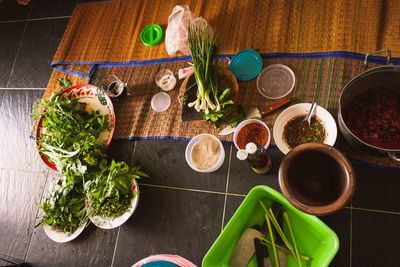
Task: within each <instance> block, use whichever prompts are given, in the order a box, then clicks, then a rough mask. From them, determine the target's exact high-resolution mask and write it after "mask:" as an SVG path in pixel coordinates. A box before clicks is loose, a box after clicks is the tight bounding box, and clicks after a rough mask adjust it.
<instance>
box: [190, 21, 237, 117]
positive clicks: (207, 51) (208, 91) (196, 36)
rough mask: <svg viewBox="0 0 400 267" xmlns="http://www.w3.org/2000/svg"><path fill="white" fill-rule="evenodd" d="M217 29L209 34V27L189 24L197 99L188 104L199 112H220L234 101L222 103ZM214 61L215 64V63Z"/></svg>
mask: <svg viewBox="0 0 400 267" xmlns="http://www.w3.org/2000/svg"><path fill="white" fill-rule="evenodd" d="M215 40H216V34H215V31H214V33H213V34H212V35H211V37H210V36H209V34H208V27H207V26H206V27H205V28H204V29H203V30H202V29H199V28H197V27H195V26H191V25H190V24H189V30H188V43H189V49H190V54H191V56H192V60H193V67H194V76H195V79H196V83H197V87H198V89H197V99H196V100H195V101H193V102H191V103H189V104H188V106H189V107H194V108H195V109H196V110H197V111H198V112H201V111H203V112H204V113H205V114H209V113H210V111H216V112H219V111H221V109H222V108H223V107H224V106H225V105H227V104H232V103H233V102H232V101H229V103H228V102H225V103H221V102H220V100H221V98H220V92H219V89H218V64H217V63H218V51H217V48H216V47H215ZM213 62H214V64H213Z"/></svg>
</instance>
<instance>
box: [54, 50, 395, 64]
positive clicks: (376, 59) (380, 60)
mask: <svg viewBox="0 0 400 267" xmlns="http://www.w3.org/2000/svg"><path fill="white" fill-rule="evenodd" d="M233 56H234V54H221V55H220V56H219V58H220V59H224V58H232V57H233ZM261 57H263V58H295V59H306V58H309V59H319V58H336V57H337V58H347V59H353V60H360V61H363V60H364V58H365V54H360V53H355V52H347V51H331V52H315V53H265V54H261ZM187 60H191V57H190V56H178V57H170V58H159V59H151V60H130V61H121V62H112V61H82V62H62V61H57V62H52V63H51V66H53V67H54V66H57V65H60V64H63V65H80V64H89V65H93V64H95V65H97V66H98V67H99V68H107V67H135V66H145V65H153V64H162V63H171V62H177V61H187ZM369 62H372V63H377V64H385V62H386V57H382V56H370V57H369ZM392 64H393V65H400V58H392Z"/></svg>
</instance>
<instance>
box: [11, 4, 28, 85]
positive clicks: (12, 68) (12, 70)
mask: <svg viewBox="0 0 400 267" xmlns="http://www.w3.org/2000/svg"><path fill="white" fill-rule="evenodd" d="M31 13H32V6H31V8H30V9H29V14H28V18H29V17H30V16H31ZM28 23H29V22H28V21H26V23H25V27H24V31H23V32H22V36H21V40H20V41H19V45H18V48H17V52H16V53H15V58H14V62H13V64H12V67H11V71H10V75H9V76H8V80H7V84H6V87H8V85H9V84H10V80H11V76H12V75H13V72H14V67H15V63H16V62H17V58H18V55H19V51H20V49H21V46H22V42H23V40H24V36H25V32H26V29H27V28H28Z"/></svg>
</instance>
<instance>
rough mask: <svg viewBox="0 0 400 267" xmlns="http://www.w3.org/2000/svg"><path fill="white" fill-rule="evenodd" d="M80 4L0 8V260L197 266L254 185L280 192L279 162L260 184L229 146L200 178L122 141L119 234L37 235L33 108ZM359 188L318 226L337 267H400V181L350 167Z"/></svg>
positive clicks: (168, 151)
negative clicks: (131, 177)
mask: <svg viewBox="0 0 400 267" xmlns="http://www.w3.org/2000/svg"><path fill="white" fill-rule="evenodd" d="M77 2H78V1H68V0H63V1H61V0H57V1H53V0H32V3H31V4H29V5H28V6H20V5H18V4H17V2H16V0H3V2H2V3H1V4H0V37H1V38H0V40H1V41H0V136H2V138H1V139H0V226H1V227H0V255H6V256H8V257H13V258H17V259H21V260H25V261H27V262H29V263H31V264H32V265H33V266H118V267H119V266H131V265H132V264H134V263H135V262H137V261H138V260H140V259H142V258H144V257H147V256H149V255H153V254H159V253H169V254H178V255H181V256H183V257H185V258H187V259H189V260H191V261H192V262H194V263H195V264H197V265H198V266H200V265H201V261H202V258H203V256H204V255H205V253H206V252H207V250H208V249H209V248H210V246H211V245H212V243H213V242H214V240H215V239H216V237H217V236H218V234H219V233H220V231H221V230H222V229H223V227H224V226H225V225H226V223H227V222H228V221H229V219H230V218H231V216H232V215H233V214H234V212H235V210H236V209H237V207H238V206H239V205H240V203H241V201H242V200H243V198H244V197H245V195H246V194H247V192H248V191H249V190H250V189H251V188H252V187H253V186H255V185H258V184H265V185H268V186H270V187H272V188H274V189H278V190H279V184H278V180H277V172H278V167H279V164H280V161H281V159H282V157H283V155H282V154H281V153H280V152H279V151H278V150H276V149H270V150H269V153H270V155H271V158H272V162H273V169H272V171H271V172H270V173H269V174H268V175H256V174H255V173H253V172H252V171H251V170H250V169H249V167H248V165H247V164H246V163H245V162H240V161H239V160H237V159H236V157H235V156H234V154H235V153H236V149H235V148H233V147H232V146H231V145H229V144H228V145H225V151H226V158H225V163H224V165H223V166H222V167H221V169H219V170H218V171H217V172H215V173H212V174H199V173H196V172H194V171H192V170H191V169H190V168H189V167H188V166H187V164H186V162H185V159H184V150H185V147H186V144H187V142H184V141H170V140H167V141H165V140H164V141H161V140H159V141H156V140H155V141H116V140H113V142H112V144H111V146H110V150H109V153H110V155H112V156H113V157H115V158H116V159H118V160H125V161H126V162H128V163H131V164H141V165H142V166H143V170H144V171H145V172H147V173H149V174H150V178H148V179H143V180H141V181H140V183H139V186H140V190H141V195H140V203H139V206H138V208H137V210H136V212H135V213H134V215H133V216H132V217H131V219H130V220H129V221H128V222H127V223H126V224H124V225H123V226H121V227H119V228H116V229H114V230H101V229H98V228H96V227H94V226H93V225H91V226H89V227H88V228H87V229H86V230H85V231H84V232H83V233H82V235H81V236H79V237H78V238H77V239H76V240H74V241H72V242H70V243H67V244H58V243H55V242H53V241H51V240H50V239H49V238H47V236H46V235H45V233H44V232H43V230H42V228H40V227H39V228H34V222H35V216H36V214H37V212H38V209H37V207H38V204H39V203H40V201H41V198H42V195H43V193H44V192H45V190H44V189H45V186H46V182H47V181H50V180H51V179H54V178H57V177H58V174H57V173H56V172H54V171H50V170H49V169H48V168H47V167H46V166H45V165H44V164H43V163H42V162H41V161H40V160H38V158H37V153H36V151H35V149H34V145H35V144H34V142H33V141H32V140H30V139H29V137H28V136H29V132H30V128H31V125H32V120H31V118H30V112H31V108H32V105H33V103H34V102H35V100H36V99H38V98H40V97H41V96H42V94H43V92H44V87H45V86H46V83H47V80H48V79H49V77H50V74H51V68H50V66H49V64H50V62H51V60H52V58H53V55H54V53H55V52H56V49H57V45H58V42H59V41H60V39H61V37H62V34H63V32H64V30H65V28H66V25H67V23H68V20H69V16H70V15H71V14H72V11H73V8H74V6H75V4H76V3H77ZM354 167H355V169H356V175H357V188H356V192H355V195H354V197H353V199H352V202H351V203H350V204H349V205H348V206H347V207H346V208H345V209H343V210H342V211H340V212H338V213H336V214H334V215H330V216H324V217H321V219H322V220H323V221H325V222H326V223H327V224H328V225H329V226H330V227H331V228H332V229H333V230H334V231H336V233H337V235H338V237H339V239H340V248H339V252H338V253H337V255H336V257H335V259H334V260H333V262H332V264H331V266H340V267H342V266H355V267H358V266H400V253H398V250H399V248H400V227H399V224H400V205H399V203H400V194H399V188H400V172H396V171H387V170H382V169H376V168H371V167H365V166H363V165H360V164H358V163H354ZM2 264H3V265H4V264H5V263H4V262H0V265H2Z"/></svg>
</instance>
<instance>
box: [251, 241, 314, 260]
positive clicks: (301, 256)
mask: <svg viewBox="0 0 400 267" xmlns="http://www.w3.org/2000/svg"><path fill="white" fill-rule="evenodd" d="M258 238H259V239H260V240H261V244H264V245H268V246H270V247H272V243H271V241H269V240H268V239H266V238H264V237H258ZM275 247H276V248H277V249H279V250H280V251H282V252H284V253H286V254H289V255H293V254H292V253H291V252H290V250H289V249H287V248H285V247H282V246H280V245H278V244H275ZM293 256H294V255H293ZM299 256H300V258H302V259H303V260H305V261H309V260H310V258H309V257H307V256H304V255H301V254H299Z"/></svg>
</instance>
